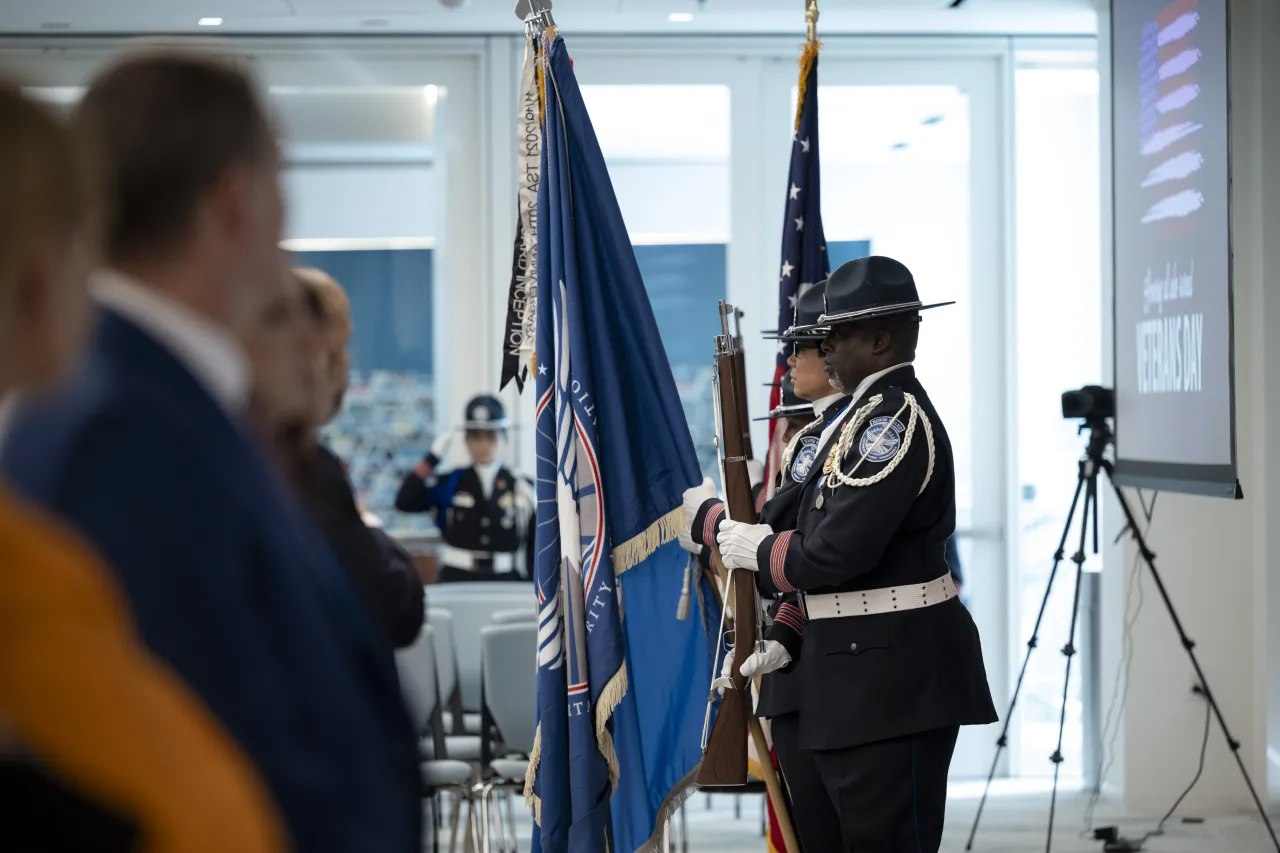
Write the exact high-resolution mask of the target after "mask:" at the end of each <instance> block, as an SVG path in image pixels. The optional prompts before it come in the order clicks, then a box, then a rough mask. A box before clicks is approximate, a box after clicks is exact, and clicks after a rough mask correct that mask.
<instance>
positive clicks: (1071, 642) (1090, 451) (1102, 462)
mask: <svg viewBox="0 0 1280 853" xmlns="http://www.w3.org/2000/svg"><path fill="white" fill-rule="evenodd" d="M1085 431H1088V433H1089V443H1088V445H1087V447H1086V449H1085V453H1084V456H1083V457H1081V459H1080V464H1079V475H1078V476H1077V478H1076V492H1075V496H1074V497H1073V498H1072V499H1071V509H1070V510H1069V511H1068V512H1067V520H1066V523H1065V524H1064V525H1063V527H1062V538H1061V539H1060V540H1059V542H1058V550H1057V551H1056V552H1055V553H1054V555H1053V569H1052V571H1050V572H1049V582H1048V583H1047V584H1046V585H1045V590H1044V598H1043V599H1041V601H1040V612H1039V614H1037V616H1036V624H1035V628H1033V629H1032V631H1031V639H1030V640H1028V641H1027V654H1026V656H1025V657H1024V658H1023V660H1022V671H1021V672H1020V673H1018V683H1017V686H1016V687H1015V688H1014V691H1013V698H1012V699H1010V700H1009V710H1008V711H1007V712H1006V713H1005V715H1004V729H1003V730H1002V731H1001V732H1000V737H999V739H998V740H997V741H996V754H995V757H994V758H993V759H992V760H991V772H990V773H988V774H987V785H986V788H985V789H984V790H983V792H982V800H981V801H980V802H979V803H978V813H977V815H975V816H974V819H973V829H972V830H971V831H970V832H969V841H968V843H967V844H965V848H964V849H965V850H972V849H973V839H974V836H976V835H977V833H978V824H979V822H980V821H981V820H982V810H983V808H984V807H985V806H986V804H987V795H988V794H989V793H990V792H991V780H992V779H994V778H995V775H996V766H997V765H998V763H999V761H1000V753H1001V752H1002V751H1003V750H1004V748H1005V747H1006V746H1008V744H1009V726H1010V724H1011V721H1012V719H1013V711H1014V708H1015V707H1017V704H1018V696H1019V694H1020V693H1021V692H1022V682H1023V679H1024V678H1025V677H1026V675H1027V664H1028V663H1029V662H1030V661H1031V653H1032V652H1033V651H1035V649H1036V646H1037V645H1039V635H1040V623H1041V622H1042V621H1043V620H1044V612H1045V608H1046V607H1047V605H1048V603H1049V595H1050V593H1051V592H1052V591H1053V581H1054V579H1055V578H1056V577H1057V575H1058V568H1059V567H1060V566H1061V565H1062V560H1063V557H1064V556H1065V554H1066V546H1067V539H1068V538H1069V537H1070V536H1071V524H1072V521H1073V520H1074V519H1075V514H1076V509H1077V508H1078V507H1079V505H1080V499H1081V496H1083V497H1084V506H1083V507H1082V508H1081V509H1082V512H1081V522H1080V539H1079V548H1077V550H1076V552H1075V554H1073V555H1072V557H1071V562H1073V563H1075V564H1076V583H1075V592H1074V594H1073V596H1072V604H1071V628H1070V631H1069V633H1068V635H1067V644H1066V645H1065V646H1063V647H1062V654H1063V656H1065V657H1066V659H1067V664H1066V674H1065V675H1064V676H1063V679H1062V710H1061V712H1060V715H1059V717H1058V745H1057V748H1056V749H1055V750H1054V752H1053V755H1052V756H1050V757H1049V760H1050V761H1052V762H1053V793H1052V794H1051V798H1050V801H1049V826H1048V830H1047V833H1046V836H1045V845H1044V849H1045V853H1050V851H1051V850H1052V847H1053V821H1054V817H1055V814H1056V810H1057V805H1058V773H1059V771H1060V770H1061V768H1062V762H1063V757H1062V731H1063V728H1064V727H1065V725H1066V721H1067V692H1068V687H1069V685H1070V683H1071V664H1072V661H1073V659H1074V658H1075V654H1076V647H1075V637H1076V623H1077V621H1078V618H1079V615H1080V579H1081V575H1082V574H1083V573H1084V562H1085V544H1086V543H1087V542H1089V534H1090V532H1092V534H1093V536H1092V544H1093V553H1094V554H1097V553H1098V473H1099V472H1100V471H1101V472H1104V473H1105V474H1106V475H1107V481H1108V482H1109V483H1110V484H1111V488H1112V489H1113V490H1114V491H1115V494H1116V500H1117V501H1119V503H1120V508H1121V509H1122V510H1123V511H1124V518H1125V524H1126V528H1125V529H1126V530H1128V531H1129V532H1130V533H1131V534H1132V536H1133V539H1134V542H1135V543H1136V544H1137V547H1138V553H1139V554H1140V555H1141V557H1142V560H1143V562H1144V563H1146V567H1147V570H1148V571H1149V572H1150V574H1151V578H1152V580H1154V581H1155V584H1156V588H1157V589H1158V590H1159V592H1160V598H1161V600H1162V601H1164V606H1165V609H1166V610H1167V611H1168V612H1169V618H1170V619H1171V620H1173V627H1174V629H1175V630H1176V631H1177V632H1178V638H1179V640H1180V641H1181V644H1182V647H1183V648H1184V649H1186V652H1187V657H1188V658H1190V659H1191V666H1192V668H1193V669H1195V673H1196V680H1197V681H1198V682H1199V686H1200V689H1201V690H1202V691H1203V693H1204V699H1205V701H1207V702H1208V703H1209V707H1210V708H1211V709H1212V711H1213V714H1214V716H1215V717H1216V718H1217V720H1218V726H1219V727H1220V728H1221V729H1222V735H1223V737H1225V738H1226V739H1227V746H1228V747H1230V749H1231V754H1232V755H1233V756H1235V759H1236V764H1237V765H1239V767H1240V775H1241V776H1243V777H1244V782H1245V785H1247V786H1248V788H1249V793H1250V794H1251V795H1252V796H1253V802H1254V805H1255V806H1257V809H1258V815H1259V816H1260V817H1261V818H1262V822H1263V824H1264V825H1265V826H1266V827H1267V832H1268V833H1270V835H1271V841H1272V843H1273V844H1274V845H1275V848H1276V850H1277V853H1280V839H1278V838H1277V837H1276V831H1275V829H1274V827H1272V825H1271V820H1270V818H1268V817H1267V811H1266V808H1265V807H1264V806H1263V804H1262V800H1261V799H1259V797H1258V791H1257V789H1256V788H1254V786H1253V780H1252V779H1251V778H1249V771H1248V770H1247V769H1246V768H1245V765H1244V760H1243V759H1242V758H1241V757H1240V741H1238V740H1236V739H1235V738H1234V737H1232V736H1231V732H1230V730H1229V729H1228V728H1227V721H1226V720H1225V719H1224V718H1223V716H1222V709H1221V708H1219V707H1218V701H1217V699H1215V698H1214V696H1213V692H1212V691H1211V690H1209V682H1208V681H1207V680H1206V679H1205V675H1204V670H1203V669H1201V668H1200V661H1199V660H1198V659H1197V658H1196V653H1195V646H1196V644H1195V641H1194V640H1192V639H1191V638H1190V637H1188V636H1187V632H1186V631H1185V630H1184V629H1183V627H1182V620H1181V619H1179V618H1178V613H1177V611H1176V610H1175V609H1174V606H1173V601H1172V600H1171V599H1170V598H1169V592H1168V590H1166V589H1165V586H1164V581H1163V580H1162V579H1161V577H1160V572H1159V571H1157V570H1156V563H1155V558H1156V555H1155V554H1154V553H1152V551H1151V549H1150V548H1149V547H1147V542H1146V539H1145V538H1144V537H1143V535H1142V530H1141V528H1139V527H1138V521H1137V518H1136V517H1135V516H1134V514H1133V510H1132V509H1130V508H1129V502H1128V501H1127V500H1125V496H1124V492H1122V491H1121V490H1120V487H1119V486H1117V485H1116V484H1115V481H1114V470H1113V467H1112V464H1111V462H1110V460H1108V459H1106V458H1105V455H1104V454H1105V452H1106V449H1107V446H1108V445H1109V444H1111V443H1112V441H1114V439H1115V436H1114V434H1113V433H1112V432H1111V426H1110V425H1109V424H1108V423H1107V421H1106V419H1105V418H1089V419H1086V420H1085V422H1084V423H1083V424H1081V426H1080V432H1085ZM1091 519H1092V522H1093V528H1092V531H1091V530H1090V527H1089V523H1090V520H1091ZM1097 784H1099V785H1100V784H1102V780H1098V783H1097Z"/></svg>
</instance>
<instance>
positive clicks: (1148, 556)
mask: <svg viewBox="0 0 1280 853" xmlns="http://www.w3.org/2000/svg"><path fill="white" fill-rule="evenodd" d="M1102 468H1103V469H1104V470H1105V471H1106V472H1107V479H1108V480H1110V481H1111V488H1112V489H1113V490H1114V491H1115V493H1116V500H1118V501H1119V502H1120V508H1121V509H1122V510H1123V511H1124V519H1125V521H1126V522H1127V523H1128V525H1129V530H1131V531H1132V532H1133V539H1134V542H1135V543H1136V544H1137V546H1138V553H1140V554H1141V555H1142V561H1143V562H1144V563H1146V564H1147V570H1148V571H1149V572H1150V573H1151V579H1152V580H1154V581H1155V583H1156V589H1157V590H1159V591H1160V598H1161V600H1162V601H1164V607H1165V610H1167V611H1168V612H1169V618H1170V619H1171V620H1172V621H1173V627H1174V629H1175V630H1176V631H1177V632H1178V639H1179V640H1180V641H1181V643H1182V648H1184V649H1186V651H1187V657H1188V658H1190V659H1191V666H1192V668H1193V669H1194V670H1195V671H1196V680H1197V681H1199V682H1200V689H1201V690H1203V691H1204V698H1205V701H1206V702H1208V703H1209V707H1210V708H1211V709H1213V715H1214V716H1215V717H1217V719H1218V727H1219V728H1220V729H1222V736H1223V737H1225V738H1226V739H1227V746H1228V747H1230V749H1231V754H1232V755H1233V756H1235V759H1236V765H1237V766H1238V767H1239V768H1240V775H1241V776H1243V777H1244V783H1245V785H1246V786H1247V787H1248V788H1249V794H1250V795H1251V796H1252V797H1253V804H1254V806H1255V807H1257V809H1258V816H1259V817H1261V818H1262V823H1263V824H1264V825H1265V826H1266V827H1267V832H1268V834H1270V836H1271V843H1272V844H1273V845H1274V846H1275V848H1276V850H1277V851H1280V838H1277V837H1276V830H1275V827H1274V826H1272V824H1271V818H1270V817H1268V816H1267V810H1266V807H1265V806H1263V804H1262V799H1261V798H1260V797H1259V796H1258V789H1257V788H1255V787H1254V785H1253V779H1252V778H1251V777H1250V776H1249V770H1248V768H1247V767H1245V765H1244V759H1242V758H1241V757H1240V741H1238V740H1236V739H1235V738H1234V737H1232V736H1231V730H1230V729H1228V728H1227V721H1226V718H1225V717H1223V716H1222V709H1221V708H1220V707H1218V700H1217V699H1216V698H1214V695H1213V691H1212V690H1210V689H1209V682H1208V680H1207V679H1206V678H1205V675H1204V670H1203V669H1201V667H1200V660H1199V658H1197V657H1196V652H1195V647H1196V644H1195V641H1194V640H1192V639H1191V638H1190V637H1188V636H1187V632H1186V630H1185V629H1184V628H1183V627H1182V620H1181V619H1179V618H1178V612H1177V610H1175V609H1174V606H1173V599H1171V598H1170V597H1169V591H1168V590H1167V589H1165V586H1164V580H1163V579H1162V578H1161V577H1160V572H1159V571H1157V569H1156V555H1155V554H1154V553H1153V552H1152V551H1151V549H1150V548H1149V547H1147V542H1146V539H1145V538H1144V537H1143V535H1142V530H1141V528H1139V527H1138V520H1137V518H1136V517H1135V516H1134V514H1133V510H1132V509H1130V508H1129V502H1128V501H1127V500H1126V499H1125V496H1124V492H1122V491H1121V490H1120V487H1119V486H1117V485H1116V484H1115V480H1114V479H1112V477H1113V474H1112V467H1111V463H1110V462H1109V461H1106V460H1104V461H1103V462H1102Z"/></svg>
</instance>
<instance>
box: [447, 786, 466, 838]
mask: <svg viewBox="0 0 1280 853" xmlns="http://www.w3.org/2000/svg"><path fill="white" fill-rule="evenodd" d="M452 799H453V804H452V808H451V809H450V811H449V853H456V851H457V848H458V820H459V818H461V817H462V796H461V795H460V794H459V792H458V791H457V790H454V791H453V798H452ZM463 847H464V848H465V847H466V842H465V841H464V842H463Z"/></svg>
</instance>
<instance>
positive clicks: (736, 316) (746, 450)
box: [720, 302, 756, 459]
mask: <svg viewBox="0 0 1280 853" xmlns="http://www.w3.org/2000/svg"><path fill="white" fill-rule="evenodd" d="M720 304H721V306H722V307H721V311H723V310H724V307H723V306H724V303H723V302H721V303H720ZM729 310H730V311H732V312H733V343H734V348H735V349H736V350H737V351H738V357H737V358H735V359H734V360H733V368H734V371H735V372H734V374H733V384H734V387H735V388H736V389H737V394H738V397H737V399H738V423H739V424H740V425H741V426H742V455H743V456H745V457H747V458H748V459H755V458H756V455H755V453H754V452H753V451H752V449H751V418H750V417H748V415H747V362H746V359H745V358H744V357H743V353H744V350H743V346H742V317H743V313H742V309H741V308H737V307H735V306H732V305H731V306H729ZM721 327H722V328H724V329H725V333H726V334H728V329H727V324H725V323H724V321H723V319H722V320H721Z"/></svg>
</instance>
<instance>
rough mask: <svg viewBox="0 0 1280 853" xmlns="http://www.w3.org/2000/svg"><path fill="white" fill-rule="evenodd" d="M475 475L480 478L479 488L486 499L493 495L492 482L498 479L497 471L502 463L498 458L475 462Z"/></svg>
mask: <svg viewBox="0 0 1280 853" xmlns="http://www.w3.org/2000/svg"><path fill="white" fill-rule="evenodd" d="M472 467H474V468H475V469H476V476H477V477H479V478H480V488H481V489H483V490H484V496H485V498H486V499H488V498H490V497H492V496H493V483H494V481H495V480H497V479H498V471H499V470H500V469H501V468H502V463H501V462H499V461H498V460H496V459H495V460H494V461H492V462H484V463H481V462H477V463H476V464H475V465H474V466H472Z"/></svg>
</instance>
